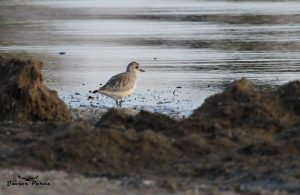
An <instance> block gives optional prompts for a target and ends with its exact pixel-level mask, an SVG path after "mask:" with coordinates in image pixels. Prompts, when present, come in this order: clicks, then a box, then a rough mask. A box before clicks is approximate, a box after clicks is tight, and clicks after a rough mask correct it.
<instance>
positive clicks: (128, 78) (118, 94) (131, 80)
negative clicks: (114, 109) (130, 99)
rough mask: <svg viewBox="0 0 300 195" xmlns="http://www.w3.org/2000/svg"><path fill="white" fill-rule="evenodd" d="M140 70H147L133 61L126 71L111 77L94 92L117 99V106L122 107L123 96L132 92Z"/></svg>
mask: <svg viewBox="0 0 300 195" xmlns="http://www.w3.org/2000/svg"><path fill="white" fill-rule="evenodd" d="M138 72H145V71H144V70H143V69H140V65H139V64H138V63H137V62H131V63H129V64H128V65H127V69H126V72H122V73H120V74H117V75H115V76H113V77H111V78H110V79H109V80H108V81H107V83H106V84H105V85H104V86H102V87H100V88H99V89H98V90H95V91H94V93H97V92H99V93H101V94H102V95H105V96H108V97H110V98H112V99H114V100H116V104H117V106H119V107H121V105H122V102H123V100H122V99H123V98H125V97H127V96H129V95H130V94H132V93H133V92H134V90H135V86H136V77H137V73H138Z"/></svg>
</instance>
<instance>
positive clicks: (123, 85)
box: [99, 72, 135, 91]
mask: <svg viewBox="0 0 300 195" xmlns="http://www.w3.org/2000/svg"><path fill="white" fill-rule="evenodd" d="M133 77H135V75H130V73H129V72H123V73H120V74H117V75H115V76H113V77H111V78H110V79H109V80H108V81H107V83H106V84H105V85H104V86H103V87H101V88H100V89H99V91H126V90H128V89H130V88H132V87H133V85H134V84H135V78H133Z"/></svg>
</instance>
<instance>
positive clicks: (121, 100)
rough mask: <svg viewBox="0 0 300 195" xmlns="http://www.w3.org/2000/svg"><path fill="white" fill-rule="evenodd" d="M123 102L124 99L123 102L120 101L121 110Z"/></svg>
mask: <svg viewBox="0 0 300 195" xmlns="http://www.w3.org/2000/svg"><path fill="white" fill-rule="evenodd" d="M122 102H123V101H122V99H121V100H120V108H121V107H122Z"/></svg>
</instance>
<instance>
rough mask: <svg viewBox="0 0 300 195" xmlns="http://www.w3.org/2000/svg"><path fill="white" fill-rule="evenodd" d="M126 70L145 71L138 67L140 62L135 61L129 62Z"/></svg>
mask: <svg viewBox="0 0 300 195" xmlns="http://www.w3.org/2000/svg"><path fill="white" fill-rule="evenodd" d="M126 72H134V73H138V72H145V71H144V70H143V69H141V68H140V64H139V63H137V62H131V63H129V64H128V65H127V69H126Z"/></svg>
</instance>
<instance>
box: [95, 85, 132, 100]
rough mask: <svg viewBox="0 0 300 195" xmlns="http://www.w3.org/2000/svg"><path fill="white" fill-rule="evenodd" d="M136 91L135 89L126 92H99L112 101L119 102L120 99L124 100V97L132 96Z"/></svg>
mask: <svg viewBox="0 0 300 195" xmlns="http://www.w3.org/2000/svg"><path fill="white" fill-rule="evenodd" d="M134 90H135V87H133V88H131V89H129V90H126V91H99V93H101V94H103V95H106V96H108V97H110V98H112V99H115V100H118V99H122V98H124V97H127V96H129V95H130V94H132V93H133V92H134Z"/></svg>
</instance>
